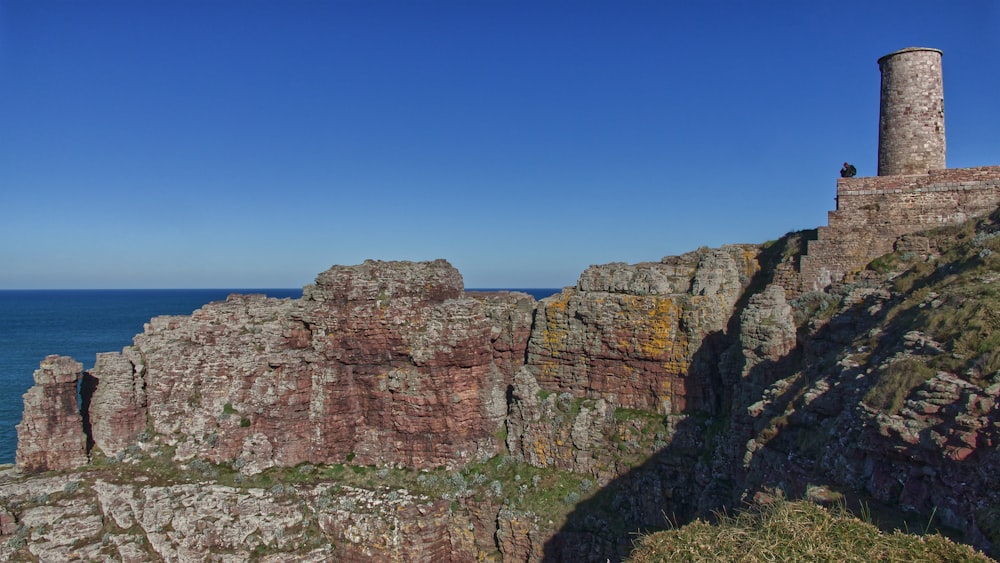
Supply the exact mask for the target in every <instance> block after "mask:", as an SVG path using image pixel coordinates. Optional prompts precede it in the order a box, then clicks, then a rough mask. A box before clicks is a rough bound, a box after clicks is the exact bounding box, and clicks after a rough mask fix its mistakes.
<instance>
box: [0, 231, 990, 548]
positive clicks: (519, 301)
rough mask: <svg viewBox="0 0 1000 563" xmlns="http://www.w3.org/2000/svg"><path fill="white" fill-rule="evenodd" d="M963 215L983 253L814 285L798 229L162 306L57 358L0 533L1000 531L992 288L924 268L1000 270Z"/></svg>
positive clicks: (56, 536) (931, 255)
mask: <svg viewBox="0 0 1000 563" xmlns="http://www.w3.org/2000/svg"><path fill="white" fill-rule="evenodd" d="M970 228H971V229H973V231H972V232H971V234H970V235H969V237H968V238H969V239H970V240H975V239H976V237H978V239H979V242H978V243H975V244H979V246H977V247H974V248H973V247H972V246H970V247H969V248H968V249H966V250H965V251H962V252H965V254H962V256H964V257H965V258H962V259H961V260H965V261H966V262H962V261H961V260H960V259H959V258H958V257H957V254H956V255H948V254H946V253H945V252H944V251H943V250H941V249H942V248H943V247H944V246H945V242H943V239H942V240H938V239H925V240H923V243H922V244H919V245H917V246H918V247H919V249H922V250H921V251H920V252H917V251H915V250H914V248H917V247H914V246H913V245H912V244H909V243H906V241H903V243H905V244H903V243H901V246H900V248H901V251H900V255H905V256H906V259H905V260H902V259H899V260H897V261H896V262H893V265H894V266H896V267H895V268H888V269H883V270H878V271H875V270H873V271H870V272H868V273H866V274H864V275H861V276H858V277H857V278H856V279H854V280H848V281H849V282H850V283H845V284H841V285H838V286H835V287H834V288H832V289H831V290H830V291H828V292H825V293H818V292H813V293H806V294H800V293H799V285H800V284H799V283H798V278H797V276H796V274H795V268H796V265H797V256H798V255H799V254H800V252H801V247H802V237H800V236H798V235H791V236H789V237H786V238H785V239H783V240H781V241H778V242H777V243H775V244H773V245H768V246H766V247H758V246H750V245H738V246H737V245H734V246H726V247H723V248H721V249H700V250H698V251H696V252H692V253H689V254H686V255H683V256H678V257H668V258H665V259H663V260H662V261H660V262H655V263H643V264H636V265H627V264H608V265H603V266H593V267H591V268H589V269H588V270H587V271H586V272H584V273H583V274H582V275H581V277H580V280H579V282H578V283H577V284H576V286H575V287H572V288H567V289H565V290H564V291H563V292H562V293H560V294H558V295H555V296H553V297H550V298H547V299H544V300H542V301H541V302H537V303H536V302H535V301H534V300H533V299H532V298H531V297H530V296H527V295H524V294H518V293H495V294H494V293H484V294H477V293H467V292H465V291H464V290H463V286H462V280H461V276H460V275H459V274H458V272H457V271H456V270H455V269H454V268H453V267H451V266H450V265H449V264H447V263H446V262H444V261H435V262H426V263H409V262H374V261H369V262H366V263H364V264H361V265H358V266H351V267H334V268H331V269H330V270H328V271H327V272H324V273H322V274H320V275H319V276H318V277H317V280H316V283H315V284H314V285H311V286H308V287H306V288H305V290H304V292H303V297H302V299H298V300H276V299H268V298H265V297H263V296H252V295H251V296H239V295H234V296H230V298H229V299H227V300H226V301H224V302H219V303H212V304H209V305H206V306H205V307H203V308H202V309H199V310H198V311H196V312H195V313H194V314H192V315H191V316H188V317H160V318H155V319H152V320H151V321H150V323H149V324H148V325H147V326H146V329H145V331H144V332H143V334H141V335H138V336H136V338H135V341H134V344H133V345H132V346H130V347H127V348H125V349H124V350H123V351H122V352H121V353H109V354H102V355H100V356H99V358H98V362H97V364H96V365H95V367H94V369H93V370H91V371H90V372H89V373H87V374H80V369H81V368H80V365H79V364H78V363H76V362H74V361H72V360H70V359H68V358H56V357H50V358H47V359H46V360H45V362H43V364H42V369H40V370H39V372H37V373H36V383H37V385H36V387H35V388H33V389H32V390H31V391H30V392H29V393H28V395H26V396H25V415H24V416H25V418H24V422H22V424H21V425H20V426H19V427H18V432H19V448H18V471H19V474H17V473H13V472H8V473H7V474H5V475H2V476H0V535H4V536H6V538H7V539H6V543H2V542H0V545H2V546H3V547H2V549H0V555H5V556H9V557H15V556H18V554H23V553H25V551H24V550H26V551H27V552H28V553H30V554H32V556H33V557H36V558H41V559H46V560H48V559H50V558H52V559H53V560H59V559H60V557H62V558H63V559H65V558H66V556H65V555H64V556H56V555H55V554H57V553H67V549H68V546H72V547H73V549H76V550H78V551H77V553H78V554H79V555H80V557H84V558H111V559H114V560H121V561H130V560H148V559H150V558H154V559H155V558H160V559H163V560H181V561H186V560H192V561H193V560H220V561H221V560H226V559H227V558H230V559H231V558H235V559H240V560H243V559H247V558H255V559H259V560H262V561H291V560H317V561H318V560H329V559H330V558H335V559H337V560H344V561H352V560H358V561H360V560H368V559H372V558H375V559H377V560H412V561H449V560H454V561H468V560H476V559H479V560H483V559H492V560H503V561H542V560H547V561H569V560H580V561H606V560H608V559H610V560H618V559H619V558H621V557H622V556H623V555H625V554H627V553H628V550H629V549H630V546H631V536H630V534H631V533H633V532H634V531H635V530H637V529H657V528H663V527H665V526H667V525H668V523H667V521H666V520H665V518H664V514H668V515H670V519H671V523H673V524H676V523H683V522H685V521H687V520H689V519H691V518H693V517H695V516H699V515H706V514H708V513H709V512H710V511H711V510H714V509H720V508H727V507H739V506H740V504H741V503H743V502H746V501H748V500H750V499H758V500H759V499H766V498H768V497H770V496H773V495H779V494H780V495H785V496H791V497H806V498H812V499H814V500H817V501H826V500H831V499H837V498H843V499H847V500H848V501H852V502H853V501H863V502H868V501H870V502H878V503H880V505H885V506H886V507H888V508H889V509H891V511H895V512H894V513H895V514H899V515H903V516H905V515H906V514H907V513H912V514H917V515H919V514H923V515H924V516H927V515H931V514H933V515H935V516H936V517H937V518H938V521H940V522H943V523H945V524H947V525H949V526H952V527H954V528H956V529H958V530H961V531H963V532H964V533H965V534H966V536H965V537H966V539H967V540H968V541H974V542H977V544H978V545H982V546H987V547H988V546H990V545H992V544H993V543H994V542H996V541H998V540H1000V525H997V522H1000V511H998V510H996V509H995V507H996V506H998V504H997V501H1000V498H994V496H996V495H995V494H994V493H993V492H989V491H996V490H1000V487H998V486H997V485H1000V483H997V482H995V481H996V479H995V477H994V476H995V475H996V474H997V473H996V472H995V471H993V470H992V469H991V468H995V467H996V463H995V462H996V460H995V458H996V455H997V454H996V447H995V444H996V443H997V436H996V432H997V430H996V429H997V428H998V427H1000V426H998V425H1000V420H998V415H997V401H996V396H997V394H998V392H1000V383H998V382H997V381H994V379H995V376H994V375H993V374H994V372H996V370H998V369H1000V360H996V361H994V360H993V356H992V353H993V346H994V344H993V342H994V341H993V340H992V338H993V337H992V336H991V335H992V334H993V332H992V330H993V328H992V327H993V326H994V325H993V324H991V323H993V320H992V319H993V317H992V316H991V315H992V314H993V313H991V312H990V311H992V310H993V309H992V308H991V307H993V305H992V304H989V305H987V304H986V302H985V301H980V302H981V303H982V305H981V306H979V307H978V308H976V307H972V306H970V305H969V303H974V302H976V303H980V302H977V301H974V300H973V299H972V298H971V297H970V296H969V295H965V296H964V297H962V298H956V299H954V300H953V301H950V300H948V299H943V298H942V297H941V295H940V294H941V293H942V292H943V291H944V290H943V289H941V288H938V287H937V286H936V285H934V284H935V283H938V282H935V281H933V279H936V278H933V276H934V275H937V274H935V273H934V272H939V271H940V272H947V271H952V270H954V269H955V268H958V266H952V265H948V264H968V263H971V262H968V261H969V260H973V258H969V257H970V256H979V255H977V254H976V253H980V254H981V255H984V256H986V258H983V257H982V256H979V257H978V258H975V259H978V260H980V261H984V262H983V264H986V265H985V266H983V268H982V269H981V270H977V272H978V273H976V274H975V275H977V276H979V278H977V279H978V281H977V282H976V284H978V285H975V287H979V288H982V287H989V284H993V283H994V280H995V276H992V275H991V274H989V271H991V270H990V268H992V266H990V265H989V264H991V263H987V262H988V259H989V258H990V255H989V254H986V253H985V252H983V251H984V250H990V247H989V245H990V244H992V242H990V241H992V240H993V238H992V235H990V234H989V233H991V232H993V231H991V230H990V229H993V230H994V231H995V230H997V228H996V227H995V226H994V227H988V226H980V227H979V230H978V231H976V230H975V227H970ZM977 233H978V234H977ZM972 244H973V243H972V242H969V243H967V245H972ZM956 252H958V251H956ZM928 264H938V268H934V267H932V266H928ZM911 266H912V268H911V273H908V274H903V275H900V274H899V272H900V271H902V270H904V269H906V268H909V267H911ZM949 268H951V269H952V270H949ZM997 268H998V269H1000V264H997ZM944 275H945V274H940V276H941V277H943V276H944ZM908 276H909V277H908ZM907 280H909V281H907ZM903 283H908V284H909V287H906V288H903V287H901V286H900V284H903ZM941 283H944V282H941ZM984 284H985V285H984ZM972 285H973V284H971V282H970V287H971V286H972ZM914 287H919V288H922V289H921V290H920V291H913V288H914ZM931 287H933V288H934V289H933V290H931V289H923V288H931ZM976 291H978V290H976ZM968 292H973V290H971V289H970V290H968ZM921 293H922V294H921ZM987 293H988V292H987V291H986V290H983V291H981V292H980V293H979V294H977V295H980V294H981V295H980V297H982V296H983V295H986V294H987ZM980 297H977V299H978V298H980ZM918 298H919V299H918ZM990 303H992V302H990ZM962 304H964V305H962ZM948 307H952V308H955V309H956V310H960V312H957V313H955V316H956V318H958V319H960V320H959V321H955V320H947V319H945V318H943V317H940V315H938V316H935V315H931V314H929V313H927V311H932V310H933V311H942V310H945V309H948ZM998 310H1000V309H998ZM984 311H985V312H984ZM921 315H923V316H921ZM939 317H940V318H939ZM948 318H949V319H950V318H951V317H948ZM970 319H971V320H972V321H975V323H974V324H975V326H976V327H977V328H976V330H977V331H978V333H977V334H979V336H977V337H976V339H972V340H970V339H969V338H967V337H961V336H957V334H958V333H959V332H960V331H958V330H956V329H954V326H960V325H962V323H965V324H966V325H968V324H969V323H970V322H972V321H970ZM949 323H950V324H949ZM915 326H920V327H923V328H920V329H914V328H913V327H915ZM996 326H1000V324H997V325H996ZM903 327H907V328H906V330H903ZM942 327H945V328H942ZM947 327H952V328H948V329H947V330H946V328H947ZM949 330H950V331H951V332H948V331H949ZM997 341H998V342H1000V338H998V339H997ZM998 354H1000V352H998ZM956 356H960V357H962V358H964V359H962V360H956V359H954V357H956ZM998 357H1000V356H998ZM935 358H936V359H935ZM943 358H952V359H951V360H948V361H947V362H946V361H944V360H943ZM934 362H937V363H936V364H935V363H934ZM995 364H996V365H995ZM930 365H933V366H934V367H933V368H930V367H927V366H930ZM921 366H923V367H921ZM81 377H82V379H83V381H82V385H81V390H82V404H83V413H82V414H83V416H81V415H80V413H79V412H78V410H77V409H76V405H77V402H76V401H77V396H76V382H77V380H78V378H81ZM74 417H75V418H74ZM88 437H89V439H90V442H89V444H88V441H87V438H88ZM88 447H89V448H90V449H88ZM88 453H89V456H90V459H88ZM73 468H76V469H75V470H74V471H73V472H72V473H71V474H70V477H69V478H68V480H67V478H55V477H50V476H48V475H47V474H45V473H44V472H45V471H48V470H52V469H63V470H71V469H73ZM31 473H41V475H39V476H38V477H34V478H31V477H27V476H24V474H31ZM57 522H73V523H74V524H73V526H72V528H68V527H66V526H57V525H56V524H55V523H57ZM213 558H214V559H213Z"/></svg>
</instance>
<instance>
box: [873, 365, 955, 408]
mask: <svg viewBox="0 0 1000 563" xmlns="http://www.w3.org/2000/svg"><path fill="white" fill-rule="evenodd" d="M935 373H937V372H936V371H935V370H934V369H933V368H931V367H929V366H928V365H927V364H926V363H924V362H923V361H921V360H919V359H917V358H903V359H901V360H898V361H895V362H892V363H891V364H889V366H888V367H887V368H886V369H885V370H884V371H883V373H882V376H881V377H880V378H879V379H878V381H877V382H876V383H875V385H873V386H872V388H871V389H869V390H868V393H866V394H865V396H864V399H862V400H863V401H864V402H865V404H866V405H868V406H869V407H872V408H873V409H880V410H882V411H884V412H886V413H887V414H896V413H898V412H899V410H900V409H901V408H903V402H904V401H906V397H907V396H909V394H910V392H912V391H913V390H914V389H915V388H916V387H918V386H919V385H921V384H923V383H924V382H926V381H927V380H928V379H930V378H932V377H934V374H935Z"/></svg>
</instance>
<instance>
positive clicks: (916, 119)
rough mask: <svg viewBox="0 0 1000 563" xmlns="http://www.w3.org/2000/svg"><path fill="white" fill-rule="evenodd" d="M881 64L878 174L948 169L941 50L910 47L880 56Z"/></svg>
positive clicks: (879, 61) (916, 172) (918, 172)
mask: <svg viewBox="0 0 1000 563" xmlns="http://www.w3.org/2000/svg"><path fill="white" fill-rule="evenodd" d="M878 67H879V70H880V71H881V73H882V99H881V104H880V107H879V119H878V175H879V176H891V175H894V174H926V173H927V171H928V170H932V169H942V168H945V158H944V155H945V140H944V81H943V79H942V75H941V51H939V50H937V49H928V48H924V47H908V48H906V49H902V50H899V51H896V52H895V53H889V54H888V55H886V56H884V57H882V58H880V59H879V60H878Z"/></svg>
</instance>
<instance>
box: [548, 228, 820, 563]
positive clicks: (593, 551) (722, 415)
mask: <svg viewBox="0 0 1000 563" xmlns="http://www.w3.org/2000/svg"><path fill="white" fill-rule="evenodd" d="M815 232H816V231H815V230H813V231H802V232H796V233H789V234H787V235H785V237H782V239H780V240H779V241H776V242H775V243H773V244H771V245H768V246H765V248H764V250H763V251H762V253H761V255H760V257H759V263H760V264H761V269H760V270H758V271H757V272H756V273H755V274H754V275H753V277H752V278H751V279H750V280H749V281H748V283H747V284H746V289H745V290H744V292H743V294H742V295H741V297H740V298H739V300H738V301H737V302H736V304H735V306H734V308H733V314H732V316H731V317H730V320H729V323H728V326H727V329H726V330H725V331H718V332H714V333H710V334H708V335H706V336H705V337H704V339H703V340H702V343H701V346H700V347H699V348H698V350H697V351H696V352H695V353H694V355H693V356H692V361H691V364H690V369H689V372H688V374H687V377H686V378H687V379H688V380H691V381H692V382H698V383H697V384H696V385H691V387H699V388H702V389H704V390H705V394H704V396H702V397H701V398H700V400H699V401H689V402H688V403H687V404H688V406H687V407H686V408H685V409H684V411H683V412H681V413H679V414H682V415H684V416H680V417H677V418H679V419H680V420H679V421H678V422H676V423H675V425H674V433H673V435H672V437H671V439H670V442H669V444H668V445H666V446H665V447H663V448H662V449H660V450H658V451H656V452H655V453H653V454H652V455H651V456H650V457H649V458H647V459H646V460H645V461H644V462H642V463H641V464H639V465H636V466H633V467H631V468H628V469H627V470H626V471H625V472H624V473H622V474H621V475H619V476H618V477H617V478H615V479H613V480H612V481H611V482H610V483H608V484H607V485H606V486H604V487H602V488H601V489H600V490H598V491H597V492H596V493H595V494H593V495H592V496H591V497H590V498H588V499H586V500H584V501H582V502H580V503H579V504H578V505H577V506H576V507H575V509H574V510H573V511H572V512H571V513H570V514H569V515H568V516H567V519H566V522H565V523H564V525H563V526H562V527H561V528H560V529H559V530H558V531H557V532H556V533H555V534H554V535H553V536H552V537H551V538H550V539H549V540H548V541H547V542H546V544H545V547H544V556H543V561H546V562H552V563H554V562H563V561H565V562H571V561H572V562H584V561H594V562H600V563H605V562H608V561H611V562H614V561H621V560H622V559H623V558H624V557H627V556H628V554H629V552H630V551H631V549H632V547H633V543H634V541H635V540H636V539H637V537H638V535H639V534H643V533H649V532H653V531H658V530H664V529H669V528H672V527H677V526H682V525H685V524H687V523H689V522H691V521H692V520H694V519H695V518H699V517H700V518H707V519H712V518H713V514H714V513H715V511H725V510H728V509H730V508H731V507H732V506H733V505H734V503H736V502H739V491H741V490H742V488H743V481H744V477H745V473H743V472H742V471H740V469H739V468H738V467H736V466H735V464H736V463H737V462H739V461H740V460H738V459H734V455H733V451H734V450H733V448H734V447H741V446H742V444H743V443H744V442H745V440H746V439H748V438H749V433H748V432H749V431H752V429H751V428H747V427H746V425H747V421H745V420H742V419H741V418H740V417H739V416H738V415H737V416H733V415H734V413H739V412H740V411H743V412H745V411H746V407H747V406H748V405H749V404H750V402H752V401H755V400H757V399H756V398H754V397H755V396H758V395H759V391H761V390H763V388H764V387H766V385H767V384H769V382H773V381H774V380H775V379H776V378H778V377H780V376H782V375H783V374H787V373H791V372H792V371H794V369H795V368H796V366H798V365H799V361H800V353H799V350H798V348H796V349H795V350H793V352H792V353H791V354H789V355H787V356H785V357H784V358H781V359H780V360H777V361H773V362H769V361H765V362H763V363H761V364H758V365H757V366H755V367H754V368H753V369H752V370H751V373H750V374H749V375H748V376H747V377H744V378H741V377H740V373H741V370H742V367H743V365H744V359H743V356H742V353H741V352H740V349H739V330H740V328H739V327H740V317H741V314H742V312H743V311H744V309H746V307H747V305H748V303H749V300H750V297H751V296H753V295H754V294H756V293H758V292H760V291H762V290H763V289H764V288H765V287H766V286H767V285H768V284H770V283H773V282H776V280H775V273H776V267H777V265H778V264H779V263H785V264H791V265H794V267H795V269H796V270H797V264H798V259H799V256H800V255H801V254H802V253H803V252H804V250H805V244H806V241H807V240H809V239H810V238H815ZM795 281H797V280H795ZM786 282H787V280H786ZM797 392H798V389H788V390H787V392H786V393H784V394H783V395H785V396H787V399H786V401H787V400H791V398H792V397H794V396H795V395H796V393H797ZM744 436H745V437H744ZM735 451H739V450H738V449H737V450H735Z"/></svg>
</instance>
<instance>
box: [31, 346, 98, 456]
mask: <svg viewBox="0 0 1000 563" xmlns="http://www.w3.org/2000/svg"><path fill="white" fill-rule="evenodd" d="M82 373H83V364H81V363H80V362H78V361H76V360H74V359H72V358H67V357H65V356H49V357H47V358H45V360H43V361H42V363H41V365H40V366H39V368H38V369H37V370H35V385H34V386H33V387H32V388H31V389H28V392H27V393H25V394H24V414H23V416H22V418H21V424H18V425H17V453H16V457H17V466H18V468H19V469H20V470H22V471H24V472H27V473H38V472H42V471H56V470H60V469H71V468H74V467H79V466H81V465H84V464H86V463H87V461H88V458H87V436H86V435H85V434H84V431H83V417H82V416H81V415H80V407H79V405H78V402H77V401H78V400H79V393H77V384H78V383H79V381H80V377H81V376H82Z"/></svg>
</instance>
